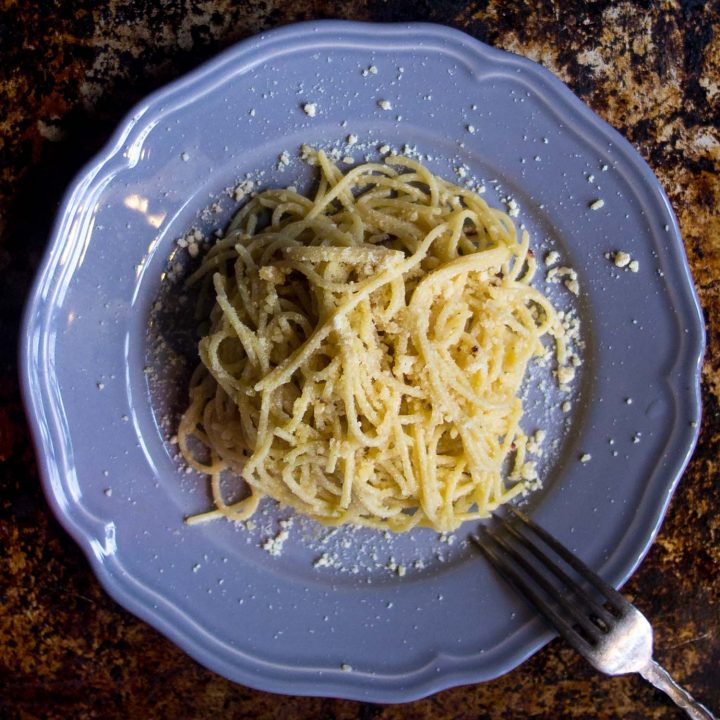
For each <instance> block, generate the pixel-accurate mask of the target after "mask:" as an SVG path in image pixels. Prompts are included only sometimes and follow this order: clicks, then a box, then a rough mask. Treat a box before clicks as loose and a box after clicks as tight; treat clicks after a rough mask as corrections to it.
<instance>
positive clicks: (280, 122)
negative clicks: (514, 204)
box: [21, 21, 704, 702]
mask: <svg viewBox="0 0 720 720" xmlns="http://www.w3.org/2000/svg"><path fill="white" fill-rule="evenodd" d="M370 66H375V67H376V68H377V73H369V72H363V71H364V70H367V68H369V67H370ZM382 100H387V101H388V102H389V103H390V105H391V106H392V110H389V111H388V110H384V109H383V108H382V107H381V106H380V101H382ZM309 102H312V103H315V105H316V108H317V112H316V114H315V116H314V117H310V116H309V115H307V114H306V113H305V112H303V109H302V106H303V104H305V103H309ZM348 134H355V135H357V136H358V137H359V138H360V140H361V145H363V147H368V148H372V147H374V145H380V144H381V143H384V142H389V143H390V144H391V145H393V147H402V146H404V145H405V144H407V145H409V146H411V147H412V148H416V149H417V151H418V152H420V153H422V154H423V156H424V157H426V158H428V161H427V163H426V164H428V166H430V167H431V169H433V170H435V171H436V172H441V173H442V174H444V175H448V173H452V172H453V169H454V168H455V167H456V166H457V165H458V164H460V165H464V166H467V168H468V170H469V173H470V174H471V175H473V176H476V177H482V178H485V179H486V180H487V184H488V197H489V202H490V203H491V204H495V205H499V204H501V201H502V199H503V197H506V196H510V195H512V196H513V197H514V198H517V199H518V202H519V205H520V208H521V212H520V216H519V217H518V220H519V221H520V222H523V223H525V224H526V225H527V227H528V228H529V229H530V231H531V246H532V247H534V248H535V249H545V250H547V249H549V248H552V249H557V250H558V251H559V252H560V253H561V256H562V257H563V261H564V262H565V263H566V264H568V265H571V266H572V267H574V268H575V269H576V270H577V272H578V277H579V281H580V286H581V296H580V299H579V300H578V301H577V312H578V314H579V316H580V317H581V318H582V322H583V337H584V339H585V342H586V348H585V353H584V355H585V366H584V368H583V370H582V382H581V387H580V389H579V391H578V397H577V400H576V401H575V403H574V405H575V407H574V409H573V412H572V413H570V414H569V416H568V418H567V419H563V417H562V413H561V412H560V410H559V408H557V407H551V408H543V407H541V406H542V404H543V403H542V400H538V401H537V402H536V403H535V406H536V410H535V412H536V413H537V416H538V417H541V416H543V417H547V418H549V421H550V422H552V423H555V424H556V426H557V427H556V434H557V437H558V438H559V445H558V447H559V450H558V451H557V453H556V454H555V455H554V456H553V458H552V459H549V460H548V465H547V468H546V472H547V475H548V476H547V477H546V479H545V487H544V489H543V490H542V491H540V492H539V493H537V496H536V497H534V498H532V500H531V502H532V506H531V510H532V514H533V517H534V518H535V519H536V520H537V521H538V522H540V523H541V524H543V525H544V526H545V527H546V528H547V529H548V530H550V531H551V532H552V533H553V534H555V535H556V536H557V537H558V538H559V539H560V540H561V541H562V542H564V543H565V544H566V545H568V546H570V547H571V548H572V549H574V550H575V551H576V552H577V554H578V555H579V556H580V557H581V558H582V559H583V560H585V561H586V562H588V564H589V565H590V566H591V567H593V568H594V569H595V570H597V571H599V573H600V574H601V575H602V576H603V577H604V578H605V579H607V580H608V581H610V582H611V583H613V584H614V585H616V586H618V585H620V584H622V583H623V582H624V581H625V580H626V579H627V578H628V576H629V575H630V574H631V573H632V571H633V570H634V569H635V568H636V567H637V565H638V564H639V563H640V561H641V559H642V558H643V556H644V554H645V552H646V551H647V549H648V548H649V546H650V543H651V542H652V539H653V538H654V536H655V533H656V532H657V530H658V528H659V525H660V522H661V520H662V517H663V515H664V513H665V510H666V508H667V505H668V503H669V501H670V497H671V495H672V493H673V491H674V489H675V486H676V484H677V482H678V480H679V478H680V476H681V474H682V472H683V470H684V468H685V466H686V464H687V462H688V460H689V457H690V455H691V453H692V450H693V448H694V444H695V441H696V439H697V433H698V420H699V415H700V387H699V371H700V363H701V360H702V354H703V350H704V323H703V319H702V314H701V312H700V308H699V304H698V301H697V297H696V295H695V291H694V288H693V284H692V279H691V276H690V272H689V268H688V264H687V259H686V257H685V254H684V249H683V245H682V240H681V237H680V234H679V229H678V225H677V221H676V219H675V217H674V215H673V213H672V209H671V207H670V203H669V201H668V199H667V197H666V195H665V194H664V192H663V191H662V189H661V187H660V185H659V183H658V181H657V179H656V178H655V176H654V175H653V173H652V171H651V170H650V168H649V167H648V166H647V165H646V163H645V162H644V161H643V160H642V158H641V157H640V156H639V155H638V153H637V152H636V151H635V150H634V149H633V148H632V146H631V145H630V144H629V143H628V142H627V141H626V140H624V139H623V138H622V137H621V136H620V135H619V134H618V133H617V132H616V131H614V130H613V129H612V128H610V126H608V125H607V124H606V123H605V122H604V121H603V120H601V119H600V118H599V117H598V116H597V115H595V114H594V113H593V112H592V111H591V110H590V109H589V108H588V107H587V106H586V105H584V104H583V103H582V102H581V101H580V100H579V99H578V98H577V97H576V96H575V95H573V93H572V92H571V91H570V90H569V89H568V88H567V87H566V86H565V85H564V84H563V83H562V82H560V81H559V80H558V79H557V78H555V77H554V76H553V75H552V74H551V73H550V72H548V71H547V70H545V69H543V68H542V67H540V66H539V65H537V64H535V63H533V62H531V61H529V60H526V59H524V58H521V57H518V56H515V55H512V54H510V53H506V52H503V51H500V50H495V49H493V48H490V47H488V46H486V45H484V44H482V43H480V42H478V41H476V40H474V39H472V38H471V37H469V36H467V35H465V34H463V33H461V32H459V31H456V30H452V29H449V28H446V27H442V26H436V25H428V24H410V25H406V24H403V25H371V24H365V23H354V22H344V21H320V22H312V23H303V24H298V25H292V26H289V27H286V28H282V29H280V30H275V31H272V32H268V33H264V34H262V35H259V36H257V37H254V38H251V39H249V40H246V41H244V42H242V43H240V44H238V45H236V46H234V47H232V48H230V49H229V50H226V51H225V52H223V53H222V54H220V55H219V56H218V57H217V58H216V59H214V60H212V61H211V62H208V63H206V64H205V65H203V66H201V67H200V68H198V69H197V70H195V71H193V72H191V73H189V74H188V75H186V76H184V77H183V78H181V79H179V80H177V81H175V82H173V83H171V84H169V85H168V86H167V87H166V88H164V89H162V90H160V91H158V92H156V93H154V94H153V95H151V96H150V97H148V98H147V99H146V100H145V101H143V102H141V103H140V104H139V105H138V106H137V107H136V108H134V109H133V111H132V112H131V113H130V114H129V115H128V116H127V118H126V119H125V120H124V121H123V122H122V123H121V124H120V126H119V128H118V130H117V131H116V133H115V134H114V136H113V137H112V138H111V140H110V141H109V143H108V144H107V146H106V148H105V149H104V150H103V151H102V152H101V153H100V154H99V155H98V156H96V157H95V158H94V159H93V160H92V161H91V162H90V163H89V164H88V165H87V166H86V167H85V168H84V169H83V170H82V171H81V172H80V174H79V175H78V177H77V178H76V180H75V181H74V182H73V184H72V185H71V186H70V188H69V189H68V191H67V194H66V196H65V198H64V200H63V203H62V205H61V207H60V210H59V213H58V217H57V221H56V224H55V227H54V229H53V232H52V236H51V239H50V243H49V246H48V250H47V252H46V255H45V259H44V262H43V264H42V267H41V269H40V271H39V273H38V277H37V280H36V283H35V286H34V289H33V292H32V293H31V296H30V300H29V302H28V306H27V309H26V312H25V318H24V333H23V341H22V348H21V353H22V358H21V375H22V385H23V393H24V398H25V403H26V407H27V409H28V416H29V419H30V423H31V428H32V432H33V436H34V440H35V443H36V447H37V451H38V457H39V462H40V470H41V475H42V481H43V486H44V490H45V493H46V496H47V498H48V501H49V503H50V505H51V507H52V508H53V511H54V512H55V514H56V515H57V516H58V518H59V520H60V521H61V522H62V524H63V525H64V527H65V528H66V529H67V530H68V532H69V533H70V534H71V535H72V536H73V538H74V539H75V540H76V541H77V542H78V544H79V545H80V546H81V548H82V549H83V551H84V552H85V554H86V555H87V557H88V559H89V561H90V564H91V566H92V568H93V570H94V572H95V573H96V575H97V577H98V578H99V580H100V582H101V583H102V584H103V586H104V588H105V589H106V590H107V592H108V593H109V594H110V595H111V596H112V597H113V598H114V599H116V600H117V601H118V602H119V603H121V604H122V605H123V606H124V607H126V608H127V609H128V610H130V611H131V612H133V613H134V614H136V615H137V616H139V617H141V618H143V619H144V620H146V621H147V622H148V623H149V624H151V625H152V626H153V627H155V628H157V629H158V630H159V631H160V632H162V633H163V634H164V635H166V636H167V637H168V638H170V639H171V640H173V641H174V642H175V643H177V644H178V645H179V646H180V647H182V648H183V649H185V650H186V651H187V652H188V653H189V654H190V655H191V656H192V657H194V658H195V659H196V660H198V661H199V662H201V663H202V664H204V665H205V666H207V667H208V668H210V669H212V670H214V671H216V672H218V673H220V674H222V675H224V676H225V677H228V678H230V679H231V680H234V681H236V682H240V683H243V684H246V685H250V686H252V687H256V688H260V689H263V690H268V691H273V692H281V693H288V694H298V695H302V694H305V695H329V696H335V697H344V698H351V699H362V700H369V701H374V702H402V701H408V700H412V699H416V698H419V697H423V696H426V695H428V694H431V693H433V692H436V691H438V690H441V689H443V688H447V687H451V686H455V685H460V684H465V683H471V682H480V681H483V680H488V679H491V678H493V677H496V676H498V675H501V674H503V673H505V672H507V671H509V670H511V669H512V668H514V667H516V666H517V665H518V664H520V663H521V662H522V661H523V660H524V659H525V658H527V657H528V656H529V655H531V654H532V653H534V652H535V651H536V650H538V649H539V648H540V647H542V646H543V645H544V644H545V643H546V642H547V641H548V639H549V638H550V637H552V634H551V633H550V632H549V631H548V630H547V629H546V628H545V626H544V625H543V623H542V622H541V621H540V620H539V619H538V618H537V617H535V615H534V614H533V613H532V612H531V611H529V610H528V609H527V607H526V606H525V604H524V602H523V601H522V600H521V599H520V598H518V597H517V596H515V595H514V594H513V593H512V591H510V590H509V589H508V588H507V587H505V585H504V584H503V583H502V581H501V580H499V579H498V578H497V577H496V576H495V575H494V574H493V572H492V571H491V569H490V568H489V567H487V565H486V563H485V562H484V560H482V559H481V558H480V557H476V556H474V555H472V554H470V553H469V552H467V551H460V550H458V551H457V552H455V554H451V555H449V556H448V558H443V560H445V561H444V562H440V561H439V560H438V562H437V563H434V564H430V566H429V567H427V568H425V569H424V570H423V571H422V572H418V573H413V574H410V575H409V576H406V577H404V578H400V577H397V578H393V577H388V576H382V577H380V576H376V575H372V573H370V574H367V573H366V574H365V575H363V573H362V572H361V573H359V574H358V576H357V577H355V576H353V575H348V574H344V575H343V574H341V573H334V572H332V571H328V572H319V571H318V570H317V569H315V568H313V567H312V556H313V553H314V552H315V550H314V549H313V548H308V547H304V546H303V544H302V542H300V540H299V539H297V541H296V540H295V539H294V538H292V537H291V540H290V541H288V543H286V546H285V551H286V552H285V554H284V555H283V557H282V558H279V559H278V558H273V557H271V556H270V555H268V554H267V553H265V552H264V551H263V550H262V549H261V548H258V547H257V545H256V544H253V543H249V542H247V539H246V538H245V537H244V535H243V533H242V531H239V530H237V529H235V528H233V526H231V525H230V523H215V524H209V525H205V526H201V527H193V528H190V527H187V526H186V525H184V523H183V517H184V516H185V515H187V514H188V513H189V512H192V511H197V510H199V509H202V507H203V506H204V504H206V502H207V498H206V497H205V495H204V485H203V483H202V482H201V481H197V480H196V479H183V478H182V477H180V474H179V473H178V471H177V467H176V465H175V464H174V463H173V460H172V457H171V452H170V451H169V450H168V447H167V443H166V442H165V439H166V438H165V437H164V436H163V432H162V429H161V428H159V427H158V425H159V422H158V417H157V415H156V414H155V413H156V412H157V408H153V398H152V395H151V393H150V392H149V390H148V385H147V379H146V377H145V373H144V365H145V358H146V353H147V340H146V328H147V324H148V317H149V313H150V310H151V308H152V305H153V302H154V300H155V298H156V297H157V292H158V287H159V282H160V281H159V278H160V276H161V273H162V272H163V269H164V268H165V266H166V263H167V259H168V256H169V254H170V252H171V249H172V248H173V247H174V241H175V239H177V238H178V237H180V236H181V235H182V234H183V233H184V232H186V231H187V230H188V229H189V228H190V227H191V226H193V225H194V224H198V223H200V219H199V218H200V217H201V216H200V213H201V211H202V210H203V208H206V207H207V206H208V198H222V197H224V198H225V199H226V200H228V198H227V194H226V193H225V189H226V188H228V187H232V186H233V185H234V184H235V183H237V182H238V181H239V180H241V179H242V178H243V177H245V174H246V173H258V172H261V173H262V172H265V174H264V175H262V174H261V175H260V177H261V182H262V183H265V184H267V185H278V184H280V183H282V184H284V185H287V184H290V183H291V182H293V181H295V179H296V173H295V171H294V170H293V168H290V169H283V168H281V167H278V166H277V157H278V154H279V153H281V152H282V151H283V150H288V151H290V152H294V151H295V150H296V149H297V147H298V146H299V145H300V144H301V143H308V144H315V143H317V144H322V143H323V142H334V141H338V142H339V141H342V139H343V138H344V137H346V136H347V135H348ZM369 152H371V154H372V152H374V151H373V150H372V149H371V150H370V151H369ZM358 159H359V158H358ZM597 199H603V201H604V205H603V207H602V208H600V209H597V210H593V209H591V207H590V206H591V205H592V204H593V203H594V201H595V200H597ZM228 203H229V201H228ZM228 203H226V206H225V210H224V211H225V212H226V214H229V213H230V211H231V205H232V203H229V204H228ZM218 221H219V219H218V220H216V222H218ZM619 250H624V251H627V252H629V253H630V254H631V255H632V257H633V258H636V259H638V261H639V264H640V269H639V272H638V273H631V272H627V271H623V270H620V269H618V268H616V267H615V266H614V265H613V263H612V262H609V261H608V260H607V259H606V258H605V253H612V252H615V251H619ZM628 399H630V400H631V402H628ZM543 413H544V415H543ZM611 441H612V443H611ZM580 453H588V454H590V455H592V461H591V462H589V463H582V464H581V463H579V462H578V457H579V454H580ZM613 453H615V454H613ZM109 488H111V489H112V493H111V494H109V493H106V490H107V489H109ZM360 537H366V536H360ZM430 541H431V538H430V534H429V531H422V532H419V533H418V534H417V535H416V536H415V537H413V538H406V539H403V540H402V541H399V542H401V543H405V545H403V546H402V547H403V548H408V547H410V546H411V545H412V544H413V543H415V544H416V545H417V547H425V546H427V547H430V545H428V543H430ZM358 542H360V540H358ZM347 666H350V667H351V669H350V670H348V669H347Z"/></svg>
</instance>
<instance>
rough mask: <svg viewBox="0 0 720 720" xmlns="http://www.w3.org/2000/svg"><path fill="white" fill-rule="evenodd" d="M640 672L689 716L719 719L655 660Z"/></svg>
mask: <svg viewBox="0 0 720 720" xmlns="http://www.w3.org/2000/svg"><path fill="white" fill-rule="evenodd" d="M640 674H641V675H642V676H643V677H644V678H645V679H646V680H647V681H648V682H650V683H652V684H653V685H654V686H655V687H656V688H657V689H658V690H662V691H663V692H664V693H666V694H667V695H668V697H669V698H670V699H671V700H672V701H673V702H674V703H675V704H676V705H677V706H678V707H679V708H682V709H683V710H684V711H685V712H686V713H687V714H688V717H691V718H692V719H693V720H718V719H717V718H716V717H715V716H714V715H713V714H712V713H711V712H710V711H709V710H708V709H707V708H706V707H705V706H704V705H702V704H701V703H699V702H698V701H697V700H695V698H694V697H693V696H692V695H691V694H690V693H689V692H688V691H687V690H685V688H683V687H681V686H680V685H678V684H677V683H676V682H675V680H673V678H672V676H671V675H670V673H669V672H668V671H667V670H666V669H665V668H664V667H663V666H662V665H658V663H656V662H655V661H654V660H650V662H649V663H648V664H647V665H646V666H645V667H644V668H643V669H642V670H640Z"/></svg>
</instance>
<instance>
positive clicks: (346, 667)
mask: <svg viewBox="0 0 720 720" xmlns="http://www.w3.org/2000/svg"><path fill="white" fill-rule="evenodd" d="M340 669H341V670H342V671H343V672H351V671H352V665H348V664H347V663H343V664H342V665H341V666H340Z"/></svg>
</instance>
